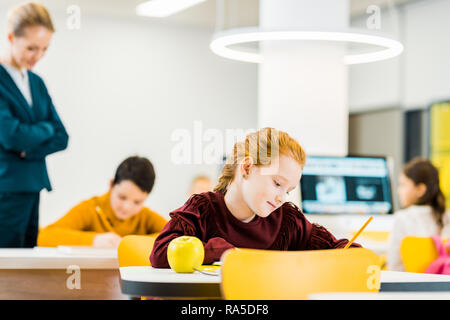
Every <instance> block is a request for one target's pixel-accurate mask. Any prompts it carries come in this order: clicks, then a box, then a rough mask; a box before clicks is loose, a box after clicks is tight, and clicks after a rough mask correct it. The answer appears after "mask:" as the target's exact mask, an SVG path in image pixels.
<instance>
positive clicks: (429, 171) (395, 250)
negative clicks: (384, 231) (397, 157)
mask: <svg viewBox="0 0 450 320" xmlns="http://www.w3.org/2000/svg"><path fill="white" fill-rule="evenodd" d="M397 192H398V196H399V200H400V203H401V205H402V207H403V209H402V210H399V211H397V212H396V213H395V214H394V225H393V228H392V231H391V234H390V239H389V249H388V253H387V257H386V258H387V267H388V269H389V270H392V271H405V269H404V266H403V263H402V260H401V256H400V246H401V243H402V240H403V239H404V238H405V237H406V236H416V237H431V236H433V235H441V236H443V237H450V216H449V212H448V211H446V209H445V198H444V195H443V193H442V191H441V189H440V186H439V173H438V170H437V169H436V168H435V167H434V166H433V164H432V163H431V162H430V161H428V160H426V159H421V158H415V159H413V160H411V161H410V162H408V163H407V164H406V165H405V167H404V168H403V172H402V173H401V175H400V177H399V185H398V190H397Z"/></svg>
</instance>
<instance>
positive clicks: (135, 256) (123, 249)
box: [118, 235, 157, 267]
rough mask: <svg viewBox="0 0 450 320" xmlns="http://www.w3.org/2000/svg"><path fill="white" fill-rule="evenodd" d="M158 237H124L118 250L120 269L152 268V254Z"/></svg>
mask: <svg viewBox="0 0 450 320" xmlns="http://www.w3.org/2000/svg"><path fill="white" fill-rule="evenodd" d="M156 236H157V235H151V236H139V235H129V236H125V237H123V239H122V240H121V241H120V244H119V248H118V258H119V266H120V267H137V266H150V253H151V252H152V249H153V244H154V242H155V239H156Z"/></svg>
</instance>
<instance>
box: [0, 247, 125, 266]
mask: <svg viewBox="0 0 450 320" xmlns="http://www.w3.org/2000/svg"><path fill="white" fill-rule="evenodd" d="M70 265H77V266H79V267H80V268H81V269H118V268H119V262H118V259H117V249H97V248H73V249H72V248H69V247H65V248H44V247H36V248H33V249H0V269H66V268H67V267H68V266H70Z"/></svg>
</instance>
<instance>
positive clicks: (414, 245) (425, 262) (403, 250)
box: [400, 236, 438, 273]
mask: <svg viewBox="0 0 450 320" xmlns="http://www.w3.org/2000/svg"><path fill="white" fill-rule="evenodd" d="M400 256H401V258H402V262H403V265H404V266H405V271H406V272H419V273H423V272H425V270H426V269H427V267H428V266H429V265H430V264H431V263H432V262H433V261H434V260H435V259H436V258H437V257H438V252H437V249H436V246H435V245H434V242H433V239H431V238H430V237H410V236H408V237H405V238H404V239H403V240H402V243H401V245H400Z"/></svg>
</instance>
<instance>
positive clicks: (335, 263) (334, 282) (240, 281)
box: [221, 248, 381, 300]
mask: <svg viewBox="0 0 450 320" xmlns="http://www.w3.org/2000/svg"><path fill="white" fill-rule="evenodd" d="M379 261H380V260H379V257H378V256H377V255H376V254H375V253H374V252H373V251H371V250H368V249H363V248H352V249H329V250H313V251H272V250H256V249H231V250H229V251H227V252H226V253H225V254H224V256H223V260H222V282H221V291H222V296H223V297H224V298H225V299H231V300H242V299H244V300H300V299H307V298H308V295H309V294H311V293H319V292H377V291H378V290H379V281H380V272H381V271H380V266H379Z"/></svg>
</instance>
